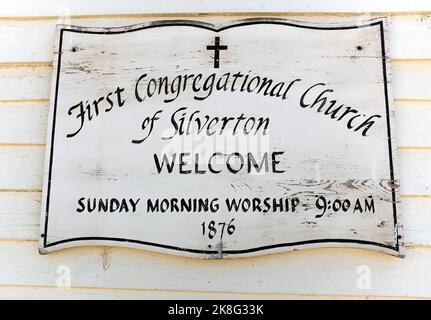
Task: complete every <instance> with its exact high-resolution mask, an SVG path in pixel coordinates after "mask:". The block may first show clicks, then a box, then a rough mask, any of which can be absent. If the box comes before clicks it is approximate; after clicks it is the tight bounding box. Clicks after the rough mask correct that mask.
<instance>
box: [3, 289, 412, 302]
mask: <svg viewBox="0 0 431 320" xmlns="http://www.w3.org/2000/svg"><path fill="white" fill-rule="evenodd" d="M0 298H1V299H7V300H8V299H19V300H22V299H24V300H40V299H43V300H58V299H59V300H63V299H66V300H75V299H79V300H93V299H108V300H114V299H115V300H118V299H120V300H123V299H127V300H133V299H140V300H141V299H157V300H172V299H181V300H182V299H185V300H195V299H203V300H207V299H210V300H220V299H222V300H231V299H233V300H268V299H270V300H279V299H283V300H285V299H294V300H304V299H305V300H308V299H313V300H352V299H354V300H365V299H367V300H370V299H371V300H373V299H378V300H381V299H393V298H394V297H382V296H378V297H376V296H367V295H361V296H353V295H350V296H340V295H292V294H270V293H230V292H200V291H178V290H146V289H142V290H136V289H135V290H127V289H96V288H67V289H66V288H64V289H63V288H60V289H59V288H53V287H31V286H0ZM396 298H398V297H396ZM414 298H416V297H410V298H406V297H401V299H414Z"/></svg>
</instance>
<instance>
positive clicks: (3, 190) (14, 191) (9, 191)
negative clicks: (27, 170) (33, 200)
mask: <svg viewBox="0 0 431 320" xmlns="http://www.w3.org/2000/svg"><path fill="white" fill-rule="evenodd" d="M0 193H40V194H41V193H42V189H8V188H3V189H0Z"/></svg>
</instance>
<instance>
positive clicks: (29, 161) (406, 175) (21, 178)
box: [0, 145, 431, 195]
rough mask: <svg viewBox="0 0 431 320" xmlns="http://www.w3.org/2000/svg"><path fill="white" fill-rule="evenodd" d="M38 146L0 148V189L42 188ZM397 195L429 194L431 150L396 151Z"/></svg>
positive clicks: (42, 156) (41, 158) (42, 153)
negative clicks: (399, 190)
mask: <svg viewBox="0 0 431 320" xmlns="http://www.w3.org/2000/svg"><path fill="white" fill-rule="evenodd" d="M44 152H45V148H44V147H42V146H27V147H26V146H23V147H20V146H19V145H17V146H11V147H9V146H3V147H0V165H1V171H2V173H4V174H2V175H1V176H0V189H27V190H28V189H37V190H40V189H41V187H42V175H43V169H42V168H43V160H44ZM398 158H399V166H400V181H401V194H403V195H424V194H431V169H430V167H429V165H428V164H429V163H430V161H431V152H428V151H427V150H421V149H419V150H400V151H399V152H398Z"/></svg>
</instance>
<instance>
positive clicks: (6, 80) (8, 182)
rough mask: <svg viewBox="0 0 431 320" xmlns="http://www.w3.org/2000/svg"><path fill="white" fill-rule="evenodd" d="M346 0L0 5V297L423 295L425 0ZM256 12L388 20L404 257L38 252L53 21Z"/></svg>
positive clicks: (429, 284) (430, 122) (430, 268)
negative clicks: (361, 281) (63, 282)
mask: <svg viewBox="0 0 431 320" xmlns="http://www.w3.org/2000/svg"><path fill="white" fill-rule="evenodd" d="M358 2H359V1H341V0H329V1H311V0H308V1H304V0H302V1H301V0H294V1H285V2H281V1H280V2H277V1H266V2H263V1H261V2H259V1H256V0H249V1H225V0H222V1H212V2H210V1H197V0H192V1H182V0H181V1H180V0H179V1H170V2H169V4H168V1H166V0H163V1H162V0H157V1H149V0H147V1H132V0H114V1H103V2H96V1H94V2H89V1H83V0H77V1H72V0H67V1H66V0H63V1H48V0H42V1H38V2H37V4H36V2H34V1H30V0H24V1H19V0H15V1H4V2H2V3H1V4H0V298H14V297H20V298H96V297H100V298H116V297H120V298H227V299H229V298H290V297H294V298H310V297H311V298H322V297H323V298H326V297H331V298H334V297H335V298H336V297H341V298H345V297H355V298H358V297H360V298H367V297H369V298H373V297H404V298H406V297H427V298H431V2H429V1H419V0H410V1H408V2H405V1H389V0H388V1H371V0H366V1H361V2H360V3H358ZM211 12H218V13H211ZM240 12H253V13H240ZM256 12H260V13H256ZM364 12H365V13H364ZM59 15H66V16H65V17H58V16H59ZM67 15H71V17H67ZM256 16H271V17H273V16H276V17H281V18H288V19H297V20H315V21H323V22H324V21H328V20H331V19H337V20H353V21H356V20H358V19H364V18H372V17H379V16H388V17H389V18H390V26H389V41H390V55H391V57H392V73H393V88H394V97H395V111H396V125H397V127H396V132H397V136H398V141H397V142H398V158H399V167H400V176H401V194H402V214H403V220H404V228H405V240H406V242H407V248H406V252H405V253H406V257H405V258H404V259H399V258H395V257H392V256H388V255H384V254H381V253H375V252H371V251H366V250H358V249H316V250H303V251H298V252H293V253H284V254H273V255H265V256H260V257H255V258H247V259H239V260H222V261H220V260H216V261H206V260H193V259H189V258H179V257H174V256H169V255H164V254H156V253H150V252H146V251H140V250H132V249H121V248H111V247H86V248H75V249H69V250H65V251H62V252H58V253H53V254H49V255H45V256H40V255H39V254H38V253H37V239H38V235H39V215H40V198H41V193H40V190H41V186H42V171H43V169H42V167H43V161H44V159H43V158H44V149H45V145H44V143H45V135H46V126H47V123H46V120H47V110H48V104H49V101H48V97H49V90H50V79H51V72H52V56H53V43H54V31H55V24H56V23H59V22H60V23H61V22H66V23H72V24H77V25H86V26H87V25H88V26H89V25H91V26H96V25H97V26H113V25H116V26H120V25H129V24H134V23H139V22H143V21H149V20H160V19H178V18H180V19H193V20H204V21H211V22H213V23H216V22H218V21H220V22H222V21H226V20H234V19H242V18H248V17H256ZM62 265H67V266H68V267H69V268H70V272H71V285H72V288H71V289H69V290H60V289H57V288H56V284H57V281H58V279H59V274H58V273H57V271H58V268H59V266H62ZM364 265H365V266H367V267H365V270H366V269H367V268H369V271H370V276H371V282H370V287H369V288H362V289H361V287H358V286H357V282H358V278H360V274H358V273H357V272H358V271H361V270H364V269H363V267H362V266H364ZM358 268H359V269H358ZM60 269H61V267H60Z"/></svg>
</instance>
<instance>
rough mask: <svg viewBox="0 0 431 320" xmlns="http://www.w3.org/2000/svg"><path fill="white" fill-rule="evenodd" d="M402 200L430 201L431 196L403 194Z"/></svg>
mask: <svg viewBox="0 0 431 320" xmlns="http://www.w3.org/2000/svg"><path fill="white" fill-rule="evenodd" d="M400 197H401V199H430V200H431V194H401V195H400Z"/></svg>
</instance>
